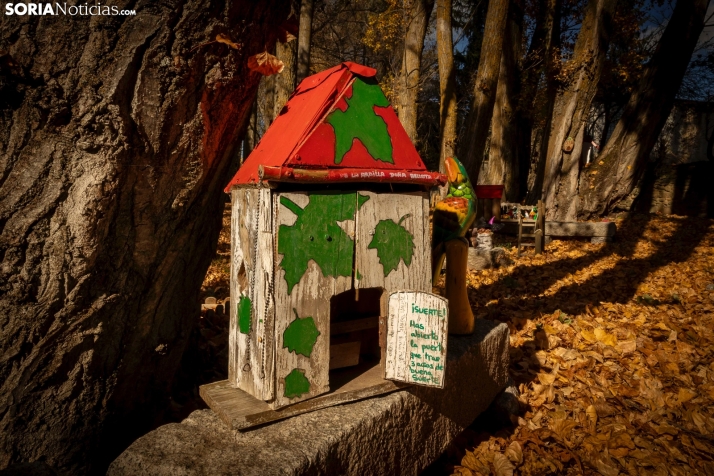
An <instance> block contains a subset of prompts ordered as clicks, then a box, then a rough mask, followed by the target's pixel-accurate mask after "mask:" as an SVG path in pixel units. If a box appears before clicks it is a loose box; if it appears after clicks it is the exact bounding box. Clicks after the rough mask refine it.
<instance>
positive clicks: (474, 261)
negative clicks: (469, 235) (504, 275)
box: [467, 247, 511, 271]
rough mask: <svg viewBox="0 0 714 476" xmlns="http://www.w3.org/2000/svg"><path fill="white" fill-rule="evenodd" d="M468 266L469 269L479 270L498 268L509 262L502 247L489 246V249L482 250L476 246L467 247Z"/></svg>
mask: <svg viewBox="0 0 714 476" xmlns="http://www.w3.org/2000/svg"><path fill="white" fill-rule="evenodd" d="M468 253H469V254H468V264H467V266H468V268H469V269H470V270H471V271H479V270H483V269H490V268H500V267H501V266H507V265H509V264H510V263H511V261H510V259H509V258H508V256H507V255H506V250H504V249H503V248H498V247H497V248H491V249H490V250H482V249H478V248H469V252H468Z"/></svg>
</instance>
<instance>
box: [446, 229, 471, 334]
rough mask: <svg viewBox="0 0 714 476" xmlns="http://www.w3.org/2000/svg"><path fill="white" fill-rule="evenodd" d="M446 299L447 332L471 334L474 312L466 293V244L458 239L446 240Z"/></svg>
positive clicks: (467, 248) (467, 249)
mask: <svg viewBox="0 0 714 476" xmlns="http://www.w3.org/2000/svg"><path fill="white" fill-rule="evenodd" d="M445 246H446V293H445V294H446V296H445V297H446V299H448V300H449V334H473V331H474V314H473V312H472V311H471V305H470V304H469V298H468V294H467V293H466V264H467V261H468V251H469V247H468V244H467V243H466V242H465V241H463V240H460V239H456V240H449V241H447V242H446V245H445Z"/></svg>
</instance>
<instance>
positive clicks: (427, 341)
mask: <svg viewBox="0 0 714 476" xmlns="http://www.w3.org/2000/svg"><path fill="white" fill-rule="evenodd" d="M448 310H449V306H448V301H447V300H446V299H444V298H443V297H441V296H437V295H436V294H431V293H425V292H412V291H398V292H395V293H392V294H390V296H389V317H388V320H387V352H386V363H385V378H387V379H390V380H396V381H400V382H407V383H414V384H416V385H424V386H427V387H438V388H444V375H445V372H446V346H447V336H448V329H449V318H448Z"/></svg>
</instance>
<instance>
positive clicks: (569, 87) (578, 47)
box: [543, 0, 617, 220]
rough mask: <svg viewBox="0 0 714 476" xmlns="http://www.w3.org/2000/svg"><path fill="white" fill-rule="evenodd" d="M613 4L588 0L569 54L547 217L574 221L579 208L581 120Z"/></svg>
mask: <svg viewBox="0 0 714 476" xmlns="http://www.w3.org/2000/svg"><path fill="white" fill-rule="evenodd" d="M616 4H617V0H590V1H589V2H588V4H587V7H586V12H585V17H584V18H583V23H582V25H581V26H580V32H579V33H578V39H577V41H576V42H575V48H574V50H573V56H572V58H571V59H570V61H568V62H567V63H566V64H565V65H564V66H563V73H562V74H564V75H567V77H568V78H567V82H566V84H565V86H564V87H563V89H562V90H561V91H560V92H559V94H558V97H557V99H556V106H555V108H556V111H557V115H556V116H554V118H553V126H552V129H551V131H550V136H549V138H548V152H547V156H546V167H545V180H544V184H543V195H544V197H545V205H546V209H547V211H548V218H549V219H556V220H558V219H560V220H572V219H574V218H575V216H576V213H577V208H576V207H577V203H576V202H577V200H575V198H576V197H577V193H578V180H579V177H580V154H581V151H582V143H583V135H584V129H585V120H586V119H587V115H588V112H589V110H590V104H591V103H592V99H593V97H594V96H595V92H596V91H597V85H598V80H599V78H600V71H601V70H602V65H603V62H604V60H605V54H606V53H607V45H608V41H609V36H610V34H611V30H612V18H611V17H612V13H613V11H614V8H615V5H616Z"/></svg>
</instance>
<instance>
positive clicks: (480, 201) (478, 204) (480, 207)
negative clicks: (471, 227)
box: [474, 198, 484, 223]
mask: <svg viewBox="0 0 714 476" xmlns="http://www.w3.org/2000/svg"><path fill="white" fill-rule="evenodd" d="M483 202H484V199H483V198H477V199H476V218H475V219H474V223H476V222H477V221H478V219H479V218H481V217H482V216H483Z"/></svg>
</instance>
